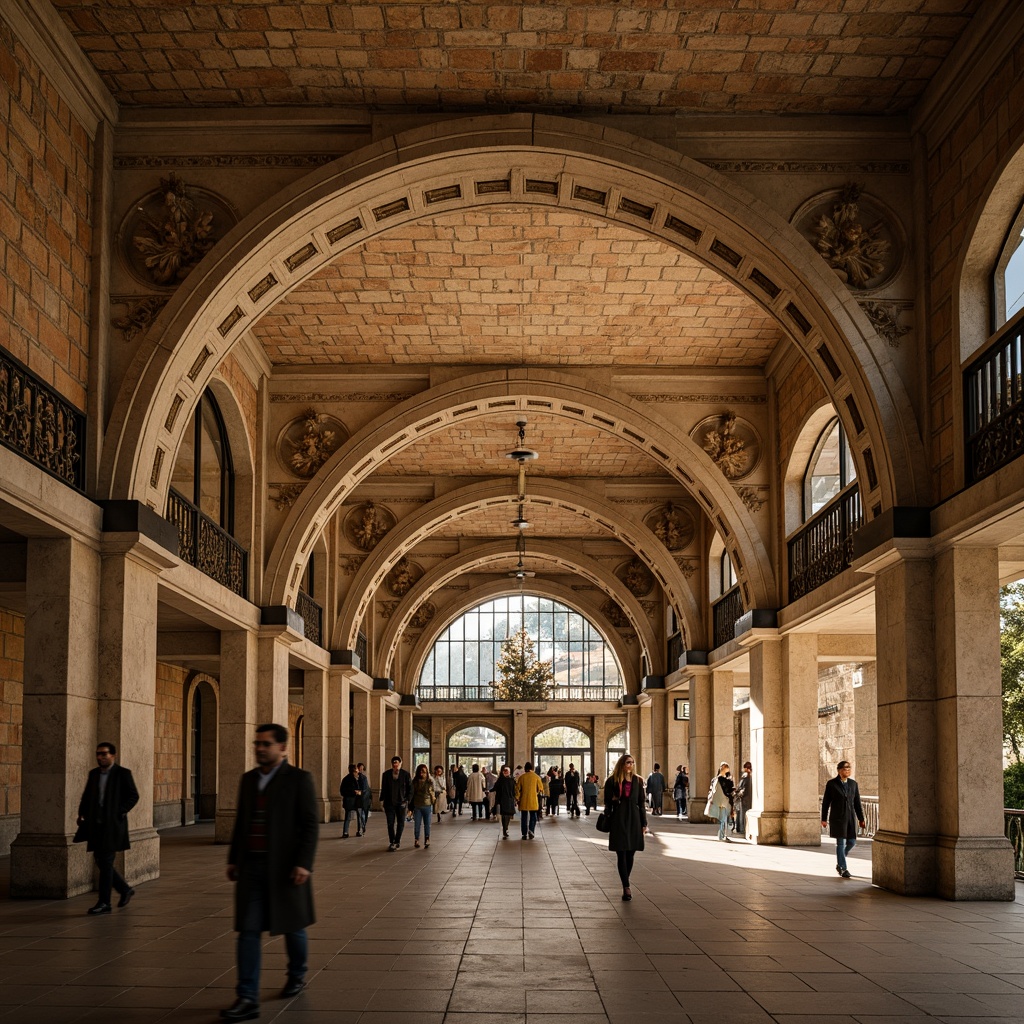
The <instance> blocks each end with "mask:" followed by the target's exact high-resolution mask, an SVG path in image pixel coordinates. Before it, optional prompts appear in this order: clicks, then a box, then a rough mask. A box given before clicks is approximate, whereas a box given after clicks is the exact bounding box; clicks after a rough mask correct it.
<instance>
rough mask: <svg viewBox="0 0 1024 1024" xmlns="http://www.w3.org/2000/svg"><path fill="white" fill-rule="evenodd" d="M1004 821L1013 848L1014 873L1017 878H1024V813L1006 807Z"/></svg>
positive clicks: (1007, 836)
mask: <svg viewBox="0 0 1024 1024" xmlns="http://www.w3.org/2000/svg"><path fill="white" fill-rule="evenodd" d="M1003 820H1004V822H1005V823H1006V838H1007V839H1009V840H1010V843H1011V845H1012V846H1013V873H1014V875H1016V876H1017V878H1024V811H1017V810H1014V809H1013V808H1012V807H1004V808H1003Z"/></svg>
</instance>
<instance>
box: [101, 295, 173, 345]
mask: <svg viewBox="0 0 1024 1024" xmlns="http://www.w3.org/2000/svg"><path fill="white" fill-rule="evenodd" d="M114 301H115V302H119V303H120V304H121V305H125V306H127V307H128V310H127V312H126V313H125V314H124V316H116V317H113V318H112V319H111V321H110V322H111V324H112V325H113V326H114V327H116V328H117V329H118V330H119V331H120V332H121V336H122V337H123V338H124V340H125V341H126V342H132V341H134V340H135V339H136V338H137V337H138V336H139V335H140V334H145V333H146V331H148V330H149V327H150V325H151V324H152V323H153V321H154V320H155V319H156V318H157V317H158V316H159V315H160V310H162V309H163V308H164V306H166V305H167V299H166V298H164V297H163V296H161V295H147V296H145V297H144V298H142V299H140V300H139V301H138V302H135V301H134V300H132V299H121V300H117V299H115V300H114Z"/></svg>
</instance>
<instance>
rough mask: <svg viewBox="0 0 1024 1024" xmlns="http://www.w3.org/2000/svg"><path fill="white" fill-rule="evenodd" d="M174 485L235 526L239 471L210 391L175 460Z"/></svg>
mask: <svg viewBox="0 0 1024 1024" xmlns="http://www.w3.org/2000/svg"><path fill="white" fill-rule="evenodd" d="M171 486H172V487H173V488H174V489H175V490H176V491H177V492H178V493H179V494H180V495H181V496H182V497H183V498H185V499H186V500H187V501H190V502H191V503H192V504H193V505H195V506H196V507H197V508H198V509H199V511H200V512H202V513H203V514H204V515H206V516H208V517H209V518H210V519H212V520H213V521H214V522H215V523H216V524H217V525H218V526H220V527H221V528H222V529H224V530H226V531H227V532H228V533H231V532H232V531H233V530H234V526H235V524H234V505H235V494H234V487H235V473H234V466H233V465H232V462H231V448H230V447H229V445H228V436H227V431H226V430H225V428H224V417H223V416H221V413H220V409H219V408H218V406H217V400H216V399H215V398H214V397H213V395H211V394H210V392H209V391H205V392H204V393H203V397H202V398H201V399H200V400H199V405H198V406H196V411H195V413H194V414H193V416H192V422H191V423H190V424H189V427H188V429H187V430H186V431H185V436H184V437H183V438H182V441H181V446H180V447H179V448H178V457H177V458H176V459H175V461H174V472H173V473H172V474H171Z"/></svg>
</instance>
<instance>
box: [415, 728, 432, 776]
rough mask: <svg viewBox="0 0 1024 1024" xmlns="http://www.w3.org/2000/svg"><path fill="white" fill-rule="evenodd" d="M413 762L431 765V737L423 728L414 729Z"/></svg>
mask: <svg viewBox="0 0 1024 1024" xmlns="http://www.w3.org/2000/svg"><path fill="white" fill-rule="evenodd" d="M412 764H413V768H415V767H416V766H417V765H421V764H425V765H426V766H427V767H428V768H429V767H430V737H429V736H428V735H427V734H426V733H425V732H424V731H423V730H422V729H413V731H412Z"/></svg>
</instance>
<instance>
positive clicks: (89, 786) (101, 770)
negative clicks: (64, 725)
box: [78, 742, 139, 914]
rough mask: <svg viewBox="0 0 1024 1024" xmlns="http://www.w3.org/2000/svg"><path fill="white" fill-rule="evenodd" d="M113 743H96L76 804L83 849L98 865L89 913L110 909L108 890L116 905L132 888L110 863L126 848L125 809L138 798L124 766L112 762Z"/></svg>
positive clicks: (123, 901)
mask: <svg viewBox="0 0 1024 1024" xmlns="http://www.w3.org/2000/svg"><path fill="white" fill-rule="evenodd" d="M116 756H117V747H115V746H114V744H113V743H106V742H103V743H98V744H97V745H96V765H97V766H96V767H95V768H93V770H92V771H91V772H89V778H88V780H87V781H86V783H85V792H83V793H82V799H81V801H80V802H79V804H78V824H79V827H80V828H81V829H82V830H83V831H84V832H85V836H86V842H87V846H86V849H87V850H88V851H89V852H90V853H91V854H92V856H93V859H94V860H95V861H96V867H98V868H99V871H100V878H99V886H98V888H99V899H98V901H97V903H96V905H95V906H94V907H90V908H89V910H88V913H90V914H109V913H110V892H111V889H116V890H117V891H118V893H119V894H120V896H121V898H120V899H119V900H118V901H117V905H118V906H119V907H126V906H128V901H129V900H130V899H131V898H132V897H133V896H134V895H135V890H134V889H133V888H132V887H131V886H130V885H129V884H128V883H127V882H126V881H125V880H124V879H123V878H122V877H121V874H120V872H118V870H117V869H116V868H115V867H114V857H115V856H116V855H117V853H118V851H119V850H127V849H128V848H129V847H130V846H131V843H130V842H129V841H128V812H129V811H130V810H131V809H132V808H133V807H134V806H135V805H136V804H137V803H138V802H139V791H138V790H137V789H136V788H135V780H134V779H133V778H132V773H131V772H130V771H128V769H127V768H122V767H121V765H119V764H115V763H114V758H115V757H116Z"/></svg>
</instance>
